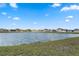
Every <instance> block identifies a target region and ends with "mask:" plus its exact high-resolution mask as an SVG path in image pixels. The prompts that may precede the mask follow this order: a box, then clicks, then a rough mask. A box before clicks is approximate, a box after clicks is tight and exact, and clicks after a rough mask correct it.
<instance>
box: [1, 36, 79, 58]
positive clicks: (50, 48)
mask: <svg viewBox="0 0 79 59" xmlns="http://www.w3.org/2000/svg"><path fill="white" fill-rule="evenodd" d="M0 55H1V56H79V37H75V38H69V39H64V40H57V41H49V42H37V43H33V44H23V45H17V46H1V47H0Z"/></svg>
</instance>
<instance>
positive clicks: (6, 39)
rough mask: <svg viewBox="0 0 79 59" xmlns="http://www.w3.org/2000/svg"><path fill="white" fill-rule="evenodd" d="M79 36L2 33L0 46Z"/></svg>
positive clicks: (76, 35) (0, 34)
mask: <svg viewBox="0 0 79 59" xmlns="http://www.w3.org/2000/svg"><path fill="white" fill-rule="evenodd" d="M78 36H79V34H58V33H37V32H25V33H0V46H10V45H18V44H29V43H34V42H39V41H41V42H42V41H54V40H59V39H64V38H70V37H78Z"/></svg>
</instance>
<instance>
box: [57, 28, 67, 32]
mask: <svg viewBox="0 0 79 59" xmlns="http://www.w3.org/2000/svg"><path fill="white" fill-rule="evenodd" d="M56 31H57V32H66V29H62V28H58V29H57V30H56Z"/></svg>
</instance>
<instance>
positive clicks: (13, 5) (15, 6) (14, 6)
mask: <svg viewBox="0 0 79 59" xmlns="http://www.w3.org/2000/svg"><path fill="white" fill-rule="evenodd" d="M9 5H10V6H11V7H12V8H18V6H17V4H16V3H10V4H9Z"/></svg>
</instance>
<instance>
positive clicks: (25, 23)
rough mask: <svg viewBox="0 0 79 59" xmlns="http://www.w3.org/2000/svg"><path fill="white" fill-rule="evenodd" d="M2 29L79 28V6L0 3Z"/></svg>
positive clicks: (70, 4) (67, 4) (0, 26)
mask: <svg viewBox="0 0 79 59" xmlns="http://www.w3.org/2000/svg"><path fill="white" fill-rule="evenodd" d="M0 28H24V29H28V28H30V29H44V28H48V29H56V28H67V29H74V28H79V4H78V3H7V4H6V3H0Z"/></svg>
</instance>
